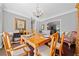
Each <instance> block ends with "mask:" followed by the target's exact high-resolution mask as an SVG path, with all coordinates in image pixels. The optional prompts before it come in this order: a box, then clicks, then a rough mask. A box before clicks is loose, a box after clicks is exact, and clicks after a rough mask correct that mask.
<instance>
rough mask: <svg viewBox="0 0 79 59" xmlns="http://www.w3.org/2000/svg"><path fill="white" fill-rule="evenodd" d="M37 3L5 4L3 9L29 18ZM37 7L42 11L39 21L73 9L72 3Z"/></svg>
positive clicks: (44, 4)
mask: <svg viewBox="0 0 79 59" xmlns="http://www.w3.org/2000/svg"><path fill="white" fill-rule="evenodd" d="M37 4H38V3H5V4H4V5H5V9H6V10H11V11H13V12H16V13H20V14H22V15H25V16H26V17H29V18H31V16H33V14H32V13H33V11H34V10H35V8H36V5H37ZM39 7H40V8H41V10H42V11H43V13H44V14H43V16H42V17H41V18H40V19H46V18H49V17H52V16H55V15H57V14H60V13H63V12H67V11H70V10H72V9H74V8H75V4H74V3H39Z"/></svg>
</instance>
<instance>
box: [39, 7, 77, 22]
mask: <svg viewBox="0 0 79 59" xmlns="http://www.w3.org/2000/svg"><path fill="white" fill-rule="evenodd" d="M76 11H77V10H76V9H75V8H74V9H71V10H69V11H66V12H64V13H60V14H57V15H54V16H51V17H48V18H44V19H41V20H40V22H43V21H47V20H49V19H52V18H55V17H59V16H63V15H66V14H69V13H73V12H76Z"/></svg>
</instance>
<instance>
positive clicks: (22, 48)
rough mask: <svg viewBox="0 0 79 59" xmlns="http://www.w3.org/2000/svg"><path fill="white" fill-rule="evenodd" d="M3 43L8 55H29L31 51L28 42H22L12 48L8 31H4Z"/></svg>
mask: <svg viewBox="0 0 79 59" xmlns="http://www.w3.org/2000/svg"><path fill="white" fill-rule="evenodd" d="M3 44H4V49H5V51H6V55H7V56H24V55H28V54H29V52H30V49H29V48H28V46H27V45H26V44H21V45H19V46H16V47H14V48H12V45H11V42H10V38H9V33H8V32H3Z"/></svg>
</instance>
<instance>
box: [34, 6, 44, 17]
mask: <svg viewBox="0 0 79 59" xmlns="http://www.w3.org/2000/svg"><path fill="white" fill-rule="evenodd" d="M33 15H34V16H35V17H37V18H39V17H41V16H42V15H43V11H42V9H41V8H40V7H39V5H37V6H36V8H35V10H34V11H33Z"/></svg>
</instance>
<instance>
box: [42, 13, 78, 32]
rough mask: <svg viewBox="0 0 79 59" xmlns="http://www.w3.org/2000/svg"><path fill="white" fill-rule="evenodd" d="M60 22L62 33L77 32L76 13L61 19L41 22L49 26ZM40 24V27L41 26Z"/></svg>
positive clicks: (60, 17)
mask: <svg viewBox="0 0 79 59" xmlns="http://www.w3.org/2000/svg"><path fill="white" fill-rule="evenodd" d="M58 20H61V21H60V23H61V24H60V31H61V32H70V31H74V30H76V24H77V23H76V12H72V13H69V14H65V15H62V16H59V17H55V18H51V19H48V20H46V21H43V22H41V24H48V23H49V22H53V21H58ZM41 24H40V25H41Z"/></svg>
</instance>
